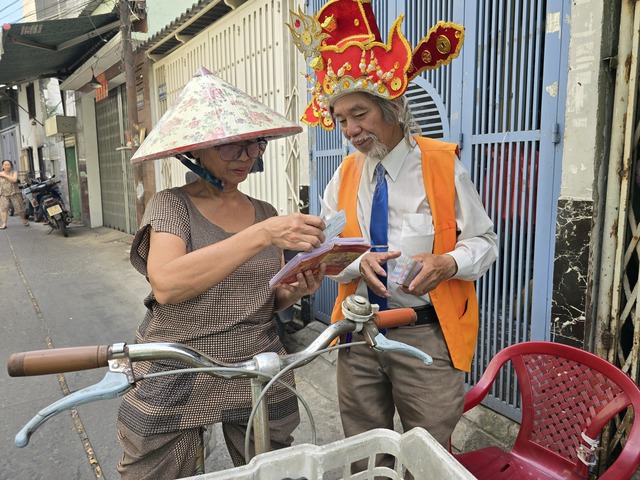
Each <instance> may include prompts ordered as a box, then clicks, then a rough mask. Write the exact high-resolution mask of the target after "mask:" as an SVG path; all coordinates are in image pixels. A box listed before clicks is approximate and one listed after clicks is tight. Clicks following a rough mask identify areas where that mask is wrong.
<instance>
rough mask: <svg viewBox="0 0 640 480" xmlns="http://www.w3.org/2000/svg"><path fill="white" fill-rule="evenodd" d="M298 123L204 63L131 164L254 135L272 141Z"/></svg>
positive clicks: (298, 129) (292, 131)
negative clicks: (232, 83)
mask: <svg viewBox="0 0 640 480" xmlns="http://www.w3.org/2000/svg"><path fill="white" fill-rule="evenodd" d="M301 131H302V127H301V126H300V125H297V124H295V123H294V122H292V121H291V120H289V119H287V118H285V117H284V116H282V115H281V114H279V113H278V112H276V111H275V110H272V109H271V108H269V107H267V106H266V105H264V104H262V103H260V102H259V101H257V100H256V99H254V98H253V97H251V96H249V95H248V94H246V93H245V92H243V91H242V90H240V89H239V88H237V87H235V86H233V85H231V84H230V83H227V82H225V81H224V80H222V79H221V78H220V77H218V76H216V75H214V74H213V73H211V72H210V71H209V70H207V69H206V68H204V67H201V68H200V69H198V71H197V72H196V74H195V75H194V76H193V78H192V79H191V80H189V82H188V83H187V85H186V86H185V87H184V89H183V90H182V92H181V93H180V95H179V96H178V98H177V100H176V101H175V103H174V104H173V105H172V106H171V108H169V110H167V111H166V112H165V114H164V115H163V116H162V118H161V119H160V121H159V122H158V123H157V124H156V126H155V127H154V128H153V130H151V133H149V136H147V138H145V140H144V141H143V142H142V145H140V147H139V148H138V150H137V151H136V153H135V155H133V157H132V158H131V162H132V163H138V162H142V161H144V160H156V159H158V158H165V157H171V156H174V155H177V154H181V153H186V152H191V151H195V150H201V149H204V148H209V147H213V146H216V145H222V144H225V143H233V142H239V141H244V140H251V139H254V138H266V139H267V140H273V139H277V138H282V137H286V136H289V135H294V134H296V133H300V132H301Z"/></svg>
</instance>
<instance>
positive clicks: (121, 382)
mask: <svg viewBox="0 0 640 480" xmlns="http://www.w3.org/2000/svg"><path fill="white" fill-rule="evenodd" d="M131 387H132V385H131V384H130V383H129V380H128V379H127V376H126V375H124V374H122V373H115V372H107V374H106V375H105V376H104V378H103V379H102V380H101V381H100V382H98V383H96V384H95V385H91V386H89V387H86V388H83V389H81V390H77V391H75V392H73V393H71V394H69V395H67V396H66V397H63V398H61V399H60V400H58V401H56V402H54V403H52V404H51V405H49V406H47V407H45V408H43V409H42V410H40V411H39V412H38V413H37V414H36V415H35V416H34V417H33V418H32V419H31V420H29V422H28V423H27V424H26V425H25V426H24V427H22V429H21V430H20V431H19V432H18V434H17V435H16V439H15V443H16V446H17V447H18V448H22V447H26V446H27V445H28V444H29V438H30V437H31V435H32V434H33V432H35V431H36V430H37V429H38V428H39V427H40V426H41V425H42V424H43V423H44V422H46V421H47V420H49V419H50V418H51V417H53V416H54V415H57V414H58V413H60V412H62V411H64V410H70V409H72V408H75V407H77V406H78V405H83V404H85V403H90V402H94V401H97V400H107V399H110V398H116V397H118V396H119V395H122V394H123V393H125V392H126V391H127V390H129V389H130V388H131Z"/></svg>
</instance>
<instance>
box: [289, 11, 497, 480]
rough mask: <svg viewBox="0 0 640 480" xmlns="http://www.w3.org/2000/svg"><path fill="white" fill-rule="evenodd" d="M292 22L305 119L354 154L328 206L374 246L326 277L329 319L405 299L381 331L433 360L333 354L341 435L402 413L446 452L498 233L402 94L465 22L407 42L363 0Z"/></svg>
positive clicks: (446, 148)
mask: <svg viewBox="0 0 640 480" xmlns="http://www.w3.org/2000/svg"><path fill="white" fill-rule="evenodd" d="M292 19H293V22H292V24H291V25H290V26H289V27H290V29H291V31H292V35H293V37H294V42H296V44H297V46H298V47H299V49H300V50H301V51H302V52H303V54H304V55H305V56H306V57H307V58H308V59H309V65H310V67H311V68H312V69H313V70H314V72H315V78H314V77H312V76H308V77H307V78H308V79H309V80H310V81H311V82H312V84H313V87H312V89H311V91H312V99H311V102H310V104H309V106H308V107H307V110H306V111H305V113H304V115H303V117H302V120H303V121H305V122H306V123H308V124H310V125H313V126H316V125H320V126H322V127H323V128H325V129H327V130H332V129H333V128H334V126H335V124H337V125H338V126H339V128H340V130H341V132H342V134H343V136H344V137H345V139H346V140H348V141H349V142H350V143H351V145H353V147H355V149H356V152H355V153H354V154H351V155H349V156H347V157H346V158H344V159H343V161H342V163H341V165H340V166H339V168H338V169H337V171H336V172H335V173H334V175H333V177H332V178H331V180H330V181H329V183H328V185H327V187H326V189H325V192H324V198H323V200H324V206H325V207H326V208H327V209H328V212H327V214H333V213H335V212H338V211H340V210H344V211H345V212H346V216H347V223H346V226H345V228H344V230H343V232H342V235H343V236H345V237H364V238H365V240H367V241H369V242H370V243H371V244H372V245H380V248H374V249H372V250H371V251H370V252H368V253H365V254H363V255H362V256H361V257H360V258H359V259H358V260H356V261H355V262H354V263H353V264H351V265H350V266H349V267H347V268H346V269H345V270H344V271H343V272H342V273H341V274H340V275H338V276H336V277H332V278H334V280H336V281H338V282H339V287H338V298H337V299H336V302H335V305H334V311H333V316H332V320H334V321H335V320H337V319H339V318H341V317H342V313H341V306H342V302H343V300H344V299H345V298H346V297H347V296H348V295H349V294H353V293H356V294H359V295H362V296H364V297H366V298H369V300H370V302H371V303H372V304H377V305H379V306H380V308H381V309H387V308H388V309H393V308H400V307H412V308H413V309H414V310H415V311H416V313H417V317H418V320H417V322H416V324H415V325H412V326H406V327H399V328H393V329H389V330H388V331H387V332H386V336H387V338H389V339H391V340H396V341H399V342H403V343H405V344H408V345H411V346H414V347H416V348H418V349H420V350H422V351H424V352H425V353H427V354H429V355H431V356H432V357H433V360H434V361H433V364H432V365H429V366H426V365H424V364H423V363H422V362H421V361H420V360H418V359H415V358H413V357H411V356H408V355H406V354H403V353H398V352H385V353H379V352H377V351H375V350H374V349H371V348H368V347H367V346H362V345H357V346H356V345H354V346H353V347H351V348H348V349H341V350H340V352H339V354H338V355H339V357H338V367H337V368H338V370H337V383H338V397H339V398H338V400H339V408H340V415H341V420H342V425H343V429H344V433H345V436H347V437H350V436H353V435H356V434H359V433H362V432H366V431H368V430H371V429H374V428H388V429H393V426H394V422H393V420H394V414H395V412H396V411H397V413H398V415H399V418H400V421H401V423H402V427H403V429H404V430H405V431H407V430H409V429H411V428H413V427H417V426H419V427H423V428H425V429H426V430H427V431H429V432H430V433H431V435H433V436H434V437H435V438H436V440H438V441H439V442H440V443H441V444H442V445H444V446H445V447H447V446H448V443H449V439H450V436H451V433H452V432H453V429H454V427H455V425H456V424H457V422H458V420H459V419H460V417H461V415H462V412H463V407H464V400H465V389H464V372H465V371H469V370H470V367H471V362H472V359H473V355H474V351H475V346H476V339H477V334H478V305H477V298H476V293H475V289H474V284H473V281H474V280H476V279H478V278H479V277H480V276H481V275H483V274H484V273H485V272H486V271H487V269H489V267H490V266H491V265H492V263H493V262H494V261H495V259H496V256H497V247H496V234H495V233H494V227H493V223H492V221H491V219H490V218H489V217H488V215H487V213H486V212H485V209H484V207H483V205H482V202H481V200H480V197H479V195H478V192H477V190H476V188H475V186H474V185H473V183H472V182H471V179H470V177H469V174H468V172H467V171H466V170H465V168H464V166H463V164H462V163H461V161H460V160H459V158H458V156H459V155H458V147H457V145H455V144H452V143H446V142H443V141H440V140H434V139H431V138H425V137H421V136H420V135H419V128H418V127H417V125H416V124H415V121H414V120H413V118H412V115H411V111H410V109H409V104H408V100H407V98H406V96H405V91H406V89H407V86H408V84H409V82H410V81H411V79H413V78H414V77H415V76H416V75H418V74H419V73H420V72H422V71H423V70H425V69H427V68H429V69H434V68H438V67H440V66H441V65H445V64H447V63H449V62H450V61H451V60H452V59H453V58H455V57H456V56H457V55H458V53H459V51H460V49H461V47H462V42H463V38H464V29H463V28H462V27H461V26H458V25H455V24H453V23H450V22H439V23H438V24H437V25H436V26H434V27H433V28H432V29H431V30H430V32H429V34H428V35H427V36H426V37H425V38H424V39H423V40H422V41H421V42H420V44H419V45H418V47H417V48H416V49H414V50H412V49H411V47H410V45H409V43H408V41H407V39H406V38H405V37H404V35H403V34H402V32H401V30H400V25H401V22H402V17H400V18H398V19H397V20H396V21H395V22H394V23H393V25H392V27H391V30H390V32H389V35H388V42H387V43H386V44H385V43H383V42H382V40H381V37H380V33H379V31H378V27H377V24H376V20H375V17H374V13H373V7H372V5H371V1H370V0H355V1H354V0H331V1H329V2H327V3H326V4H325V5H324V6H323V7H322V8H321V9H320V11H319V12H318V13H317V14H316V15H315V16H313V17H311V16H308V15H305V14H303V13H302V12H301V11H300V12H299V14H295V13H293V12H292ZM401 255H403V256H404V258H406V257H409V258H410V259H412V260H414V261H416V262H417V263H418V264H419V266H420V267H421V270H420V271H419V273H418V274H417V276H416V277H415V278H414V279H413V280H412V281H410V283H408V284H405V285H402V284H397V283H395V282H394V281H390V280H389V274H390V273H392V272H393V270H394V268H395V266H396V265H397V262H398V259H399V258H400V256H401ZM348 341H349V338H348V337H346V338H343V339H341V342H348ZM389 461H393V460H391V459H383V460H382V461H381V463H382V464H384V465H386V464H387V462H389ZM365 467H366V465H363V464H360V465H357V466H356V467H355V468H354V470H356V471H359V470H363V469H364V468H365Z"/></svg>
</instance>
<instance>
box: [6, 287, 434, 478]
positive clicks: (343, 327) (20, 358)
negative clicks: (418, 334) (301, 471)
mask: <svg viewBox="0 0 640 480" xmlns="http://www.w3.org/2000/svg"><path fill="white" fill-rule="evenodd" d="M342 312H343V315H344V318H343V319H342V320H339V321H338V322H335V323H333V324H331V325H330V326H328V327H327V328H326V329H325V330H324V331H323V332H322V333H321V334H320V335H319V336H318V337H317V338H316V339H315V340H314V341H313V342H312V343H311V344H310V345H309V346H308V347H307V348H305V349H304V350H302V351H300V352H296V353H291V354H288V355H283V356H280V355H278V354H277V353H275V352H264V353H260V354H258V355H256V356H254V357H253V358H252V359H250V360H247V361H244V362H240V363H236V364H228V363H224V362H220V361H218V360H216V359H215V358H212V357H210V356H208V355H205V354H203V353H201V352H198V351H197V350H195V349H192V348H190V347H187V346H185V345H181V344H177V343H143V344H132V345H127V344H126V343H116V344H112V345H94V346H83V347H66V348H55V349H49V350H38V351H29V352H18V353H14V354H12V355H11V356H10V357H9V360H8V363H7V370H8V373H9V375H10V376H12V377H18V376H31V375H47V374H58V373H64V372H71V371H80V370H88V369H93V368H101V367H108V368H109V371H108V372H107V373H106V374H105V376H104V378H103V379H102V380H101V381H100V382H98V383H96V384H95V385H91V386H89V387H86V388H83V389H80V390H77V391H75V392H72V393H71V394H69V395H67V396H65V397H64V398H61V399H60V400H58V401H56V402H54V403H52V404H51V405H49V406H47V407H45V408H43V409H42V410H40V411H39V412H38V414H36V415H35V416H34V417H33V418H32V419H31V420H30V421H29V422H27V424H26V425H25V426H24V427H23V428H22V429H21V430H20V431H19V432H18V434H17V435H16V437H15V443H16V446H17V447H20V448H22V447H26V446H27V445H28V443H29V439H30V437H31V435H32V434H33V433H34V432H35V431H36V430H37V429H38V428H40V427H41V426H42V425H43V424H44V423H45V422H46V421H47V420H48V419H49V418H51V417H53V416H55V415H57V414H58V413H60V412H62V411H65V410H70V409H73V408H75V407H77V406H79V405H83V404H86V403H90V402H94V401H99V400H107V399H111V398H116V397H118V396H121V395H123V394H124V393H126V392H127V391H128V390H130V389H131V388H133V387H134V386H135V384H136V383H137V382H140V381H144V380H145V379H147V378H151V377H153V376H158V375H175V374H184V373H194V372H204V373H208V374H211V375H217V376H220V377H223V378H227V379H234V378H250V379H251V389H252V399H253V409H252V411H251V415H250V417H249V421H248V428H247V434H246V437H245V452H246V458H245V460H246V461H247V462H249V460H250V458H251V457H250V454H249V452H250V449H249V443H250V437H251V430H252V429H253V431H254V449H255V455H258V454H261V453H265V452H268V451H269V450H270V449H271V445H270V438H269V436H270V432H269V417H268V409H267V403H266V402H263V401H262V400H263V398H264V396H265V394H266V392H267V391H268V389H269V388H270V387H271V385H273V384H274V383H275V382H277V381H278V380H279V378H280V377H281V376H282V375H283V374H284V373H286V372H287V371H289V370H291V369H294V368H297V367H301V366H303V365H306V364H307V363H309V362H311V361H312V360H313V359H314V358H315V357H317V356H318V355H321V354H322V353H325V352H327V351H329V350H332V349H337V348H345V347H348V346H349V345H355V344H364V343H366V344H368V345H369V346H370V347H371V348H375V349H377V350H380V351H399V352H404V353H406V354H410V355H413V356H415V357H417V358H419V359H421V360H422V361H423V362H424V363H425V364H427V365H430V364H431V363H432V361H433V360H432V358H431V357H430V356H429V355H428V354H426V353H424V352H422V351H420V350H418V349H415V348H414V347H411V346H409V345H405V344H402V343H399V342H395V341H392V340H388V339H387V338H386V337H385V336H384V335H383V334H382V333H380V329H382V328H392V327H396V326H402V325H409V324H411V323H413V322H415V321H416V313H415V311H414V310H413V309H411V308H401V309H394V310H387V311H384V312H380V311H378V306H377V305H375V304H374V305H371V304H370V303H369V301H368V300H366V299H365V298H364V297H361V296H358V295H351V296H350V297H348V298H347V299H346V300H345V301H344V302H343V305H342ZM348 333H359V334H360V335H362V336H363V337H364V341H361V342H353V343H351V344H347V345H336V346H330V345H332V344H333V343H334V341H335V340H336V339H337V338H339V337H340V336H342V335H346V334H348ZM160 360H177V361H179V362H181V363H184V364H185V365H187V366H188V368H181V369H178V370H172V371H170V372H162V373H156V374H148V375H143V376H142V377H140V378H136V376H135V375H134V373H133V363H135V362H137V361H160ZM285 385H286V384H285ZM287 387H288V388H291V389H292V391H293V393H294V394H295V395H296V396H298V398H299V399H300V400H301V403H302V405H303V407H304V408H305V410H306V412H307V416H308V418H309V421H310V424H311V437H312V438H311V443H313V444H315V443H316V432H315V425H314V422H313V416H312V414H311V411H310V409H309V406H308V405H307V404H306V402H305V401H304V399H302V398H301V397H300V395H299V394H298V393H297V392H296V391H295V389H294V388H293V387H290V386H288V385H287ZM200 443H201V445H200V447H199V451H198V464H197V472H196V474H200V473H204V441H203V439H202V438H201V442H200Z"/></svg>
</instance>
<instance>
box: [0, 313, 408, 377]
mask: <svg viewBox="0 0 640 480" xmlns="http://www.w3.org/2000/svg"><path fill="white" fill-rule="evenodd" d="M373 320H374V322H375V324H376V327H378V328H392V327H397V326H402V325H409V324H411V323H413V322H415V321H416V312H415V311H414V310H413V309H411V308H397V309H394V310H384V311H382V312H377V313H374V314H373ZM356 327H357V323H356V322H354V321H351V320H342V321H341V322H336V323H334V324H332V325H331V326H329V327H327V330H325V332H323V334H321V335H319V336H318V338H317V339H316V341H315V342H313V343H312V344H311V345H310V346H309V347H308V348H307V349H306V350H304V351H302V352H300V353H299V354H291V355H289V356H288V357H289V358H291V360H283V363H284V364H285V365H286V364H289V363H293V361H297V360H299V358H300V357H302V356H306V355H309V353H313V352H315V351H318V350H320V349H321V348H324V347H327V346H328V345H329V343H331V341H332V340H333V339H335V338H337V337H339V336H340V335H343V334H345V333H349V332H353V331H354V330H355V329H356ZM145 345H146V347H145ZM150 345H163V346H164V349H160V350H163V351H162V352H161V351H154V350H153V348H152V347H150ZM169 345H174V344H137V345H129V346H128V350H129V357H130V358H131V360H134V361H138V360H145V359H147V360H150V361H153V360H164V359H168V358H173V359H176V360H182V361H186V363H188V364H190V365H193V366H222V367H233V368H245V369H247V368H248V369H252V367H253V363H252V362H243V363H242V364H234V365H229V364H224V363H222V362H219V361H217V360H215V359H212V358H210V357H206V356H205V355H203V354H200V353H199V352H196V355H195V356H196V357H197V358H195V359H193V358H192V359H191V360H189V359H187V360H185V356H187V357H188V356H190V355H193V353H185V351H184V350H182V349H181V348H176V347H171V348H168V347H169ZM189 350H191V349H189ZM307 350H308V351H307ZM160 357H161V358H160ZM203 357H204V358H206V360H203ZM111 358H113V354H112V351H111V346H109V345H93V346H83V347H65V348H52V349H48V350H34V351H30V352H19V353H13V354H11V356H10V357H9V360H8V362H7V372H8V373H9V376H11V377H26V376H32V375H50V374H54V373H64V372H74V371H79V370H90V369H93V368H101V367H106V366H108V361H109V360H110V359H111Z"/></svg>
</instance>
